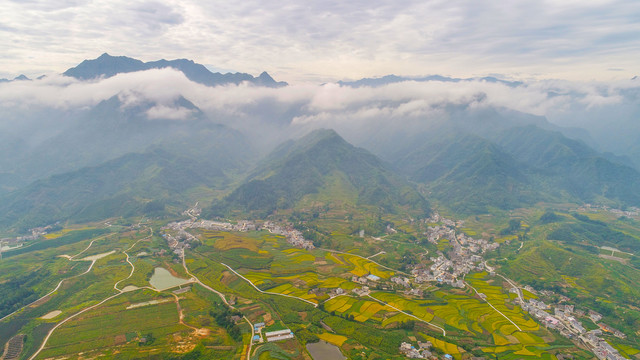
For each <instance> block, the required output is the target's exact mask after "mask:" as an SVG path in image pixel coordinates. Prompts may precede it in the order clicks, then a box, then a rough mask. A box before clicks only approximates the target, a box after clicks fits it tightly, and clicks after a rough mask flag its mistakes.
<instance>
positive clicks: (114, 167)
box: [0, 127, 250, 229]
mask: <svg viewBox="0 0 640 360" xmlns="http://www.w3.org/2000/svg"><path fill="white" fill-rule="evenodd" d="M243 144H244V147H243ZM242 148H244V150H242ZM248 149H250V147H249V146H248V145H247V144H246V143H245V142H244V138H243V137H242V136H241V135H240V134H238V133H236V132H234V131H231V130H229V129H226V128H224V127H218V128H214V129H213V130H208V131H202V132H201V133H199V134H196V135H184V136H180V134H176V135H175V140H174V141H173V142H171V143H166V144H165V145H162V146H159V145H158V146H153V147H151V148H150V149H149V150H147V151H145V152H141V153H129V154H126V155H124V156H121V157H119V158H116V159H114V160H110V161H107V162H105V163H102V164H100V165H98V166H91V167H84V168H81V169H80V170H76V171H71V172H67V173H63V174H60V175H54V176H51V177H48V178H46V179H43V180H38V181H36V182H34V183H32V184H31V185H29V186H27V187H25V188H22V189H19V190H16V191H14V192H11V193H9V194H7V195H5V196H3V197H2V201H1V202H0V214H1V216H0V219H2V220H1V222H0V226H3V227H17V228H18V229H22V228H29V227H34V226H39V225H45V224H50V223H52V222H55V221H61V220H68V219H69V220H72V221H73V222H85V221H94V220H100V219H105V218H108V217H113V216H124V217H128V216H132V215H140V214H145V215H148V216H158V215H163V214H166V213H167V211H168V210H169V208H170V207H171V205H177V204H180V205H181V206H182V207H184V205H185V204H186V202H189V201H195V200H194V199H192V198H190V196H188V195H189V192H190V191H193V190H196V189H199V188H202V189H223V188H225V187H226V186H228V184H229V182H230V179H229V176H228V174H234V173H235V172H237V171H239V168H241V167H243V166H247V162H248V159H249V154H250V151H249V150H248ZM209 191H210V190H209Z"/></svg>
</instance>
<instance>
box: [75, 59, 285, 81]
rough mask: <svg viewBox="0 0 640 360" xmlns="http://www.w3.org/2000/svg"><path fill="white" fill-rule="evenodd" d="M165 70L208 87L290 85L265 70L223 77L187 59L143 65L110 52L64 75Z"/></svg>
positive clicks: (91, 76)
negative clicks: (174, 70)
mask: <svg viewBox="0 0 640 360" xmlns="http://www.w3.org/2000/svg"><path fill="white" fill-rule="evenodd" d="M163 68H173V69H176V70H178V71H181V72H182V73H183V74H185V76H186V77H187V78H188V79H189V80H191V81H194V82H197V83H199V84H203V85H207V86H217V85H225V84H240V83H242V82H249V83H251V84H254V85H257V86H265V87H282V86H286V85H287V83H286V82H282V81H280V82H277V81H275V80H274V79H273V78H272V77H271V76H270V75H269V74H267V72H266V71H265V72H263V73H262V74H260V75H259V76H258V77H254V76H252V75H250V74H246V73H226V74H222V73H219V72H215V73H214V72H211V71H209V69H207V68H206V67H205V66H204V65H202V64H198V63H196V62H194V61H193V60H188V59H176V60H165V59H161V60H156V61H149V62H143V61H141V60H138V59H134V58H130V57H127V56H111V55H109V54H107V53H104V54H102V55H100V56H99V57H98V58H96V59H90V60H84V61H82V62H81V63H80V64H78V65H77V66H75V67H72V68H70V69H67V70H66V71H65V72H64V73H63V75H64V76H69V77H73V78H76V79H80V80H90V79H95V78H99V77H106V78H109V77H112V76H115V75H117V74H121V73H129V72H136V71H144V70H150V69H163Z"/></svg>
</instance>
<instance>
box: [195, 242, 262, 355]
mask: <svg viewBox="0 0 640 360" xmlns="http://www.w3.org/2000/svg"><path fill="white" fill-rule="evenodd" d="M222 265H224V264H222ZM225 266H226V265H225ZM182 267H184V271H186V272H187V274H188V275H189V276H191V277H192V278H193V279H194V280H195V281H196V282H197V283H198V284H200V286H202V287H204V288H205V289H207V290H209V291H211V292H213V293H215V294H217V295H218V296H219V297H220V299H222V301H223V302H224V303H225V304H226V305H227V306H228V307H230V308H232V309H235V307H233V306H232V305H231V304H229V302H227V299H226V298H225V297H224V294H223V293H221V292H220V291H218V290H216V289H214V288H212V287H211V286H209V285H207V284H205V283H203V282H202V281H200V279H198V277H197V276H195V275H193V274H192V273H191V272H189V269H188V268H187V262H186V260H185V256H184V249H182ZM232 271H233V270H232ZM242 318H243V319H244V320H245V321H246V322H247V324H249V327H250V328H251V338H250V339H249V348H248V349H247V355H246V356H247V360H249V359H250V358H251V348H252V346H253V336H254V335H255V332H254V328H253V324H252V323H251V321H249V319H248V318H247V317H246V316H244V315H243V316H242Z"/></svg>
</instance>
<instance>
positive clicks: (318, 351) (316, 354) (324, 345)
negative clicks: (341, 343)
mask: <svg viewBox="0 0 640 360" xmlns="http://www.w3.org/2000/svg"><path fill="white" fill-rule="evenodd" d="M307 350H309V354H311V357H312V358H313V360H344V359H346V357H344V355H342V352H340V348H339V347H337V346H335V345H333V344H330V343H328V342H326V341H323V340H320V342H317V343H308V344H307Z"/></svg>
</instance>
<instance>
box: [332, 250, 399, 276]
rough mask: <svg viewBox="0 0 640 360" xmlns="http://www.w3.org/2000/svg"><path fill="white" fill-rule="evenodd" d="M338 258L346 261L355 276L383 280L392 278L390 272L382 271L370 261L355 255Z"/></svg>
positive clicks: (342, 255) (344, 255)
mask: <svg viewBox="0 0 640 360" xmlns="http://www.w3.org/2000/svg"><path fill="white" fill-rule="evenodd" d="M340 256H341V257H342V258H343V259H344V260H345V261H346V263H347V264H351V265H353V266H354V269H352V270H351V273H353V274H354V275H356V276H365V275H368V274H373V275H375V276H379V277H381V278H383V279H388V278H390V277H392V276H393V272H392V271H387V270H384V269H383V268H381V267H380V266H378V265H377V264H376V263H374V262H372V261H370V260H367V259H363V258H361V257H358V256H355V255H347V254H340Z"/></svg>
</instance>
